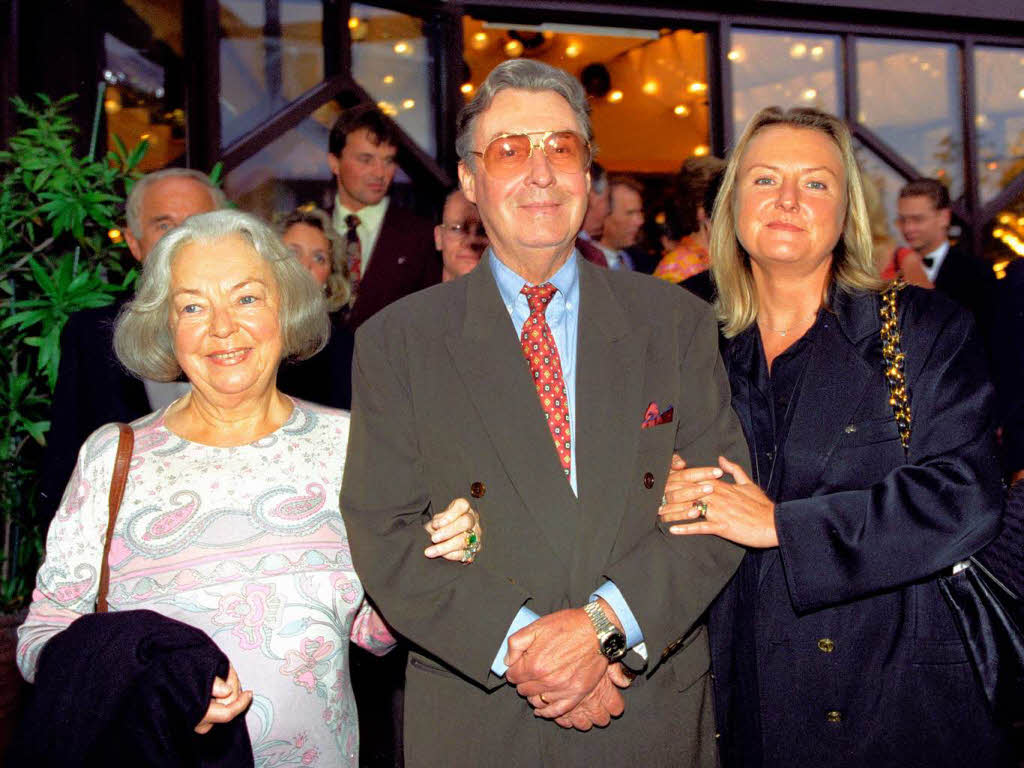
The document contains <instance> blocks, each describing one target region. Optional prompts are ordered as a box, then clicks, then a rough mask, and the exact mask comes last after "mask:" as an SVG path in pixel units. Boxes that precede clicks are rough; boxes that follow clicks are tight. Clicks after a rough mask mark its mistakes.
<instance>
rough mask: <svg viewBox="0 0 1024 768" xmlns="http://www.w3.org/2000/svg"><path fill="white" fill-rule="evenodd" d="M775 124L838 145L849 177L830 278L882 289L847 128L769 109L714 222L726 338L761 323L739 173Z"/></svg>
mask: <svg viewBox="0 0 1024 768" xmlns="http://www.w3.org/2000/svg"><path fill="white" fill-rule="evenodd" d="M773 125H784V126H789V127H792V128H806V129H809V130H814V131H820V132H821V133H824V134H825V135H826V136H828V137H829V138H830V139H832V141H834V142H835V144H836V147H837V148H838V149H839V155H840V157H841V158H842V162H843V170H844V171H845V173H846V190H845V191H846V220H845V222H844V225H843V231H842V234H841V235H840V237H839V242H837V243H836V246H835V248H834V249H833V251H832V275H831V280H832V281H834V282H835V283H836V284H837V285H838V286H839V287H840V288H843V289H845V290H847V291H878V290H881V288H882V285H883V283H882V281H881V280H879V278H878V271H877V269H876V268H875V264H874V259H873V252H872V243H871V228H870V225H869V223H868V212H867V208H866V206H865V204H864V191H863V188H862V186H861V178H860V170H859V168H858V167H857V159H856V156H855V155H854V152H853V142H852V140H851V139H850V132H849V130H847V128H846V125H845V124H844V123H843V121H842V120H840V119H839V118H837V117H835V116H834V115H830V114H828V113H827V112H821V111H819V110H817V109H811V108H808V107H793V108H791V109H787V110H785V111H783V110H782V109H780V108H779V107H766V108H765V109H762V110H761V111H760V112H758V113H757V114H756V115H754V117H753V118H752V119H751V120H750V122H749V123H748V124H747V127H746V129H745V130H744V131H743V135H742V136H740V138H739V141H738V142H737V143H736V147H735V148H734V149H733V151H732V154H731V155H730V157H729V163H728V165H726V168H725V176H724V178H723V179H722V189H721V191H720V192H719V193H718V198H717V200H716V201H715V210H714V213H713V214H712V218H711V234H710V238H709V239H710V252H711V273H712V276H713V277H714V280H715V284H716V287H717V289H718V298H717V300H716V301H715V311H716V312H717V314H718V319H719V321H720V322H721V323H722V333H723V334H724V335H725V337H726V338H732V337H733V336H736V335H737V334H739V333H741V332H742V331H744V330H746V329H747V328H749V327H750V326H751V325H753V323H754V322H755V320H756V319H757V310H758V307H757V289H756V287H755V286H754V278H753V275H752V274H751V271H750V256H749V255H748V254H747V253H746V252H745V251H744V250H743V246H742V245H740V242H739V240H738V238H737V237H736V225H737V222H736V174H737V171H738V169H739V164H740V161H741V160H742V159H743V155H744V153H745V152H746V150H747V146H748V145H749V144H750V140H751V139H752V138H753V137H754V136H755V135H756V134H757V133H758V131H761V130H762V129H764V128H768V127H769V126H773Z"/></svg>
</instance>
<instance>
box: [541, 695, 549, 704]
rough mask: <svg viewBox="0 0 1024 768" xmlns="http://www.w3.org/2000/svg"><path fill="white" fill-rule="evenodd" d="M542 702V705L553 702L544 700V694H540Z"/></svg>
mask: <svg viewBox="0 0 1024 768" xmlns="http://www.w3.org/2000/svg"><path fill="white" fill-rule="evenodd" d="M540 701H541V703H542V704H550V703H551V702H550V701H548V700H547V699H545V698H544V694H543V693H542V694H540Z"/></svg>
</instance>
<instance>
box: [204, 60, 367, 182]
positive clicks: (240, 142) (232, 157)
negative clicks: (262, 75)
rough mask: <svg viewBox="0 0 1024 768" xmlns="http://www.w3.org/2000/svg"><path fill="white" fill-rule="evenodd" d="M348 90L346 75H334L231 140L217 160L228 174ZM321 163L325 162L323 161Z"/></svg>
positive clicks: (349, 87) (349, 81)
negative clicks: (222, 164)
mask: <svg viewBox="0 0 1024 768" xmlns="http://www.w3.org/2000/svg"><path fill="white" fill-rule="evenodd" d="M351 87H352V81H351V80H350V79H349V77H348V75H335V76H334V77H332V78H330V79H329V80H324V81H323V82H322V83H320V84H319V85H317V86H316V87H314V88H311V89H310V90H308V91H306V92H305V93H304V94H303V95H302V96H300V97H299V98H297V99H296V100H295V101H293V102H291V103H290V104H288V106H287V107H285V108H284V109H282V110H281V111H279V112H277V113H276V114H274V115H272V116H271V117H270V118H269V119H268V120H265V121H264V122H263V123H261V124H260V125H258V126H257V127H255V128H253V129H252V130H251V131H249V132H248V133H246V134H244V135H243V136H241V137H239V138H238V139H236V140H235V141H233V142H232V143H231V145H230V146H227V147H225V148H224V150H223V151H222V152H221V153H220V161H221V162H222V163H224V171H225V172H227V171H230V170H231V169H233V168H237V167H238V166H239V165H241V164H242V163H243V162H244V161H246V160H248V159H249V158H250V157H252V156H253V155H255V154H256V153H257V152H259V151H260V150H261V149H263V147H265V146H267V145H268V144H270V143H271V142H272V141H274V140H275V139H279V138H280V137H281V136H284V134H286V133H287V132H288V131H290V130H292V129H293V128H295V127H296V126H298V125H299V123H301V122H302V121H303V120H305V119H306V118H307V117H309V116H310V115H311V114H313V113H314V112H315V111H316V110H318V109H320V107H322V106H323V105H324V104H326V103H327V102H329V101H330V100H331V99H333V98H335V97H336V96H337V95H338V94H339V93H340V92H342V91H345V90H349V89H351ZM324 152H325V153H326V152H327V147H324ZM324 162H327V161H326V160H325V161H324Z"/></svg>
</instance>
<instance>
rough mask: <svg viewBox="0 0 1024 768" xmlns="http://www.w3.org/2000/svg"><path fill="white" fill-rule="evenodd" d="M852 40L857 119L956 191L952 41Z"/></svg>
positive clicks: (956, 76)
mask: <svg viewBox="0 0 1024 768" xmlns="http://www.w3.org/2000/svg"><path fill="white" fill-rule="evenodd" d="M856 46H857V89H858V98H859V107H858V109H859V110H860V111H859V114H858V115H857V120H858V122H860V123H862V124H864V125H865V126H867V127H868V128H870V129H871V130H872V131H874V132H875V133H877V134H878V135H879V136H880V137H881V138H882V139H883V140H884V141H885V142H886V143H887V144H889V145H890V146H891V147H893V149H895V150H896V151H897V152H898V153H899V154H900V155H901V156H902V157H903V158H905V159H906V160H907V162H909V163H911V164H912V165H913V166H914V167H915V168H916V169H917V170H918V171H920V172H921V173H922V174H923V175H925V176H931V177H934V178H938V179H941V180H942V181H943V182H945V183H946V184H947V185H948V186H949V190H950V194H951V195H952V196H953V197H954V198H956V197H959V196H960V195H961V194H962V193H963V138H962V132H961V130H960V126H961V118H960V115H961V112H960V64H959V59H958V54H957V49H956V47H955V46H953V45H947V44H944V43H923V42H908V41H900V40H876V39H869V38H860V39H858V40H857V42H856Z"/></svg>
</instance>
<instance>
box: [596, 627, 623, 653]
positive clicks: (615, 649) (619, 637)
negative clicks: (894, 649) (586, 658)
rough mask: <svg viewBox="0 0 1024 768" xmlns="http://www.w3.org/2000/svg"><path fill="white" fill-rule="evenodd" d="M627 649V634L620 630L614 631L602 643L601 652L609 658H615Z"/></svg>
mask: <svg viewBox="0 0 1024 768" xmlns="http://www.w3.org/2000/svg"><path fill="white" fill-rule="evenodd" d="M625 650H626V636H625V635H623V634H622V633H620V632H612V633H611V634H610V635H608V637H606V638H605V639H604V642H603V643H602V644H601V652H602V653H604V655H605V656H607V657H609V658H615V657H616V656H619V655H621V654H622V652H623V651H625Z"/></svg>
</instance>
